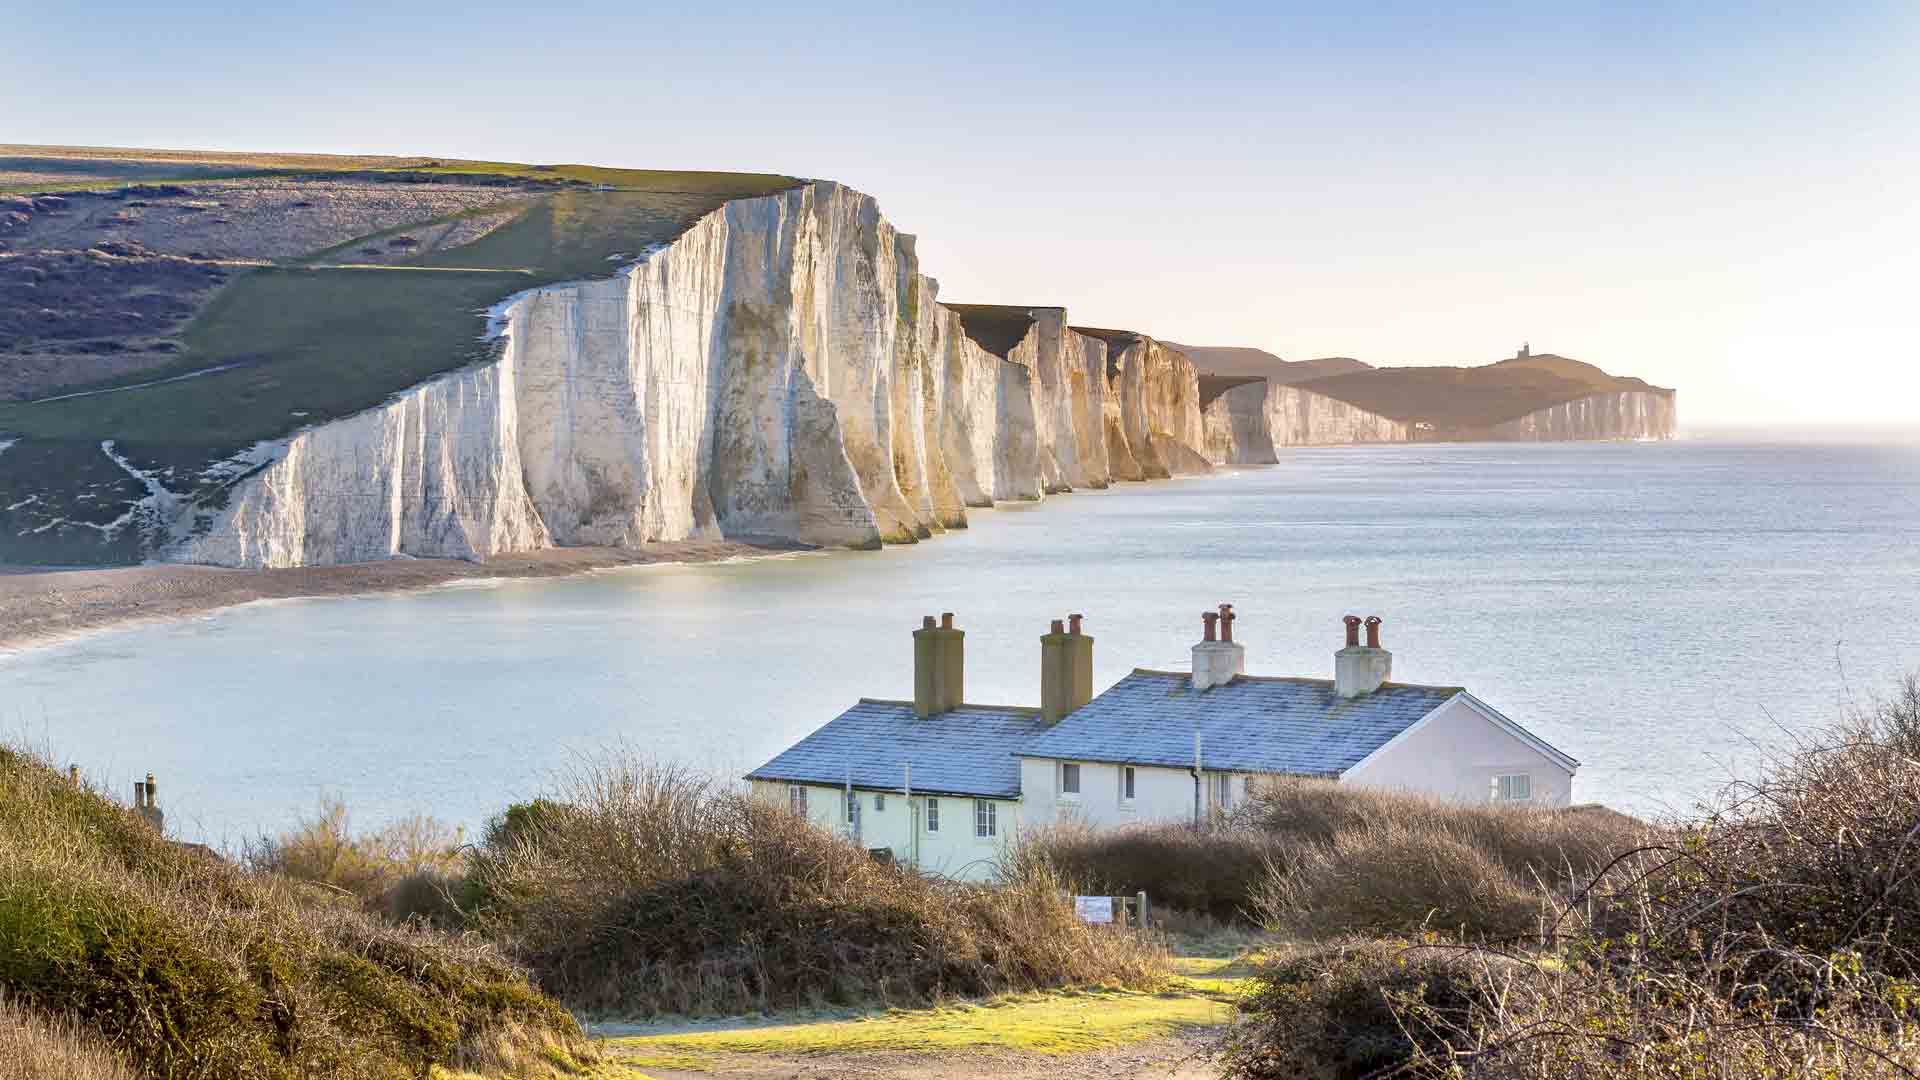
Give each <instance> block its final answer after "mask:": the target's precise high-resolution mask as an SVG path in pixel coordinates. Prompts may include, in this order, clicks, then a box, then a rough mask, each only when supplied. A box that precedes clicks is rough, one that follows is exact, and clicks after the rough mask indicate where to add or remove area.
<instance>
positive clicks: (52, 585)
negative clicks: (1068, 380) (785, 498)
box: [0, 540, 815, 651]
mask: <svg viewBox="0 0 1920 1080" xmlns="http://www.w3.org/2000/svg"><path fill="white" fill-rule="evenodd" d="M812 550H815V549H813V548H810V547H806V546H804V545H798V544H789V543H781V542H776V541H745V540H681V541H672V542H663V543H657V544H649V545H648V546H647V547H645V548H640V549H628V548H607V547H577V548H547V549H544V550H540V551H528V552H520V553H518V554H513V555H502V556H499V557H497V558H494V559H490V560H487V561H484V562H465V561H463V560H459V559H388V560H383V561H381V562H366V563H349V564H347V565H344V566H302V567H290V568H287V569H279V570H239V569H232V568H229V567H221V566H199V565H190V564H184V563H181V564H172V563H147V564H142V565H140V566H114V567H72V568H67V567H0V650H7V651H16V650H20V649H30V648H35V647H39V646H46V645H55V644H58V643H60V642H62V641H66V640H70V639H72V638H75V637H78V636H81V635H83V634H88V633H92V632H95V631H100V630H111V629H122V628H126V627H130V626H136V625H139V624H143V623H159V622H171V621H175V620H178V619H186V618H191V617H193V616H196V615H205V614H209V613H211V612H215V611H221V610H224V609H226V608H232V607H238V606H240V605H242V604H251V603H256V602H258V601H262V600H314V599H324V598H328V597H344V596H369V595H375V594H379V593H395V592H417V591H421V590H425V589H431V588H434V587H436V586H440V585H446V584H450V583H453V582H461V581H473V582H478V581H512V580H539V579H543V578H558V577H571V576H574V575H576V574H584V573H588V572H590V571H594V570H613V569H619V568H622V567H629V566H665V565H674V564H698V563H716V562H725V561H727V560H730V559H743V558H761V557H765V556H770V555H784V554H791V553H793V552H799V551H812Z"/></svg>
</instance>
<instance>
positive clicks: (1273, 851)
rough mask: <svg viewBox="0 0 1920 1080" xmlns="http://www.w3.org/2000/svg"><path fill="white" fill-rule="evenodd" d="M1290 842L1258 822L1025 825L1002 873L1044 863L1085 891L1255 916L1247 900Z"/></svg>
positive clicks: (1219, 915)
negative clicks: (1219, 825)
mask: <svg viewBox="0 0 1920 1080" xmlns="http://www.w3.org/2000/svg"><path fill="white" fill-rule="evenodd" d="M1285 850H1286V845H1285V841H1284V840H1283V839H1282V838H1279V837H1275V836H1272V835H1270V834H1267V833H1264V832H1261V831H1259V830H1255V829H1248V828H1231V829H1195V828H1193V827H1191V826H1189V825H1177V824H1160V825H1129V826H1122V827H1120V828H1115V829H1096V828H1093V827H1091V826H1088V825H1085V824H1081V823H1074V822H1064V823H1061V824H1058V825H1049V826H1046V827H1043V828H1037V829H1026V830H1023V831H1022V832H1021V833H1020V834H1019V836H1018V838H1017V839H1016V840H1015V841H1014V843H1013V844H1012V845H1011V846H1010V847H1009V849H1008V855H1007V858H1006V859H1005V860H1004V863H1005V865H1004V866H1003V873H1009V872H1010V873H1011V874H1012V875H1013V876H1018V874H1020V873H1022V872H1024V871H1025V870H1026V869H1028V868H1036V867H1042V866H1044V867H1046V868H1047V869H1049V870H1051V871H1052V872H1053V873H1055V874H1057V875H1059V876H1060V877H1062V878H1064V879H1066V880H1067V881H1069V882H1072V883H1073V884H1074V885H1075V887H1076V889H1077V890H1079V891H1083V892H1087V893H1096V894H1097V893H1106V894H1108V895H1112V896H1125V895H1129V894H1132V893H1136V892H1145V893H1146V894H1147V896H1148V897H1149V898H1150V900H1151V901H1152V903H1153V905H1154V906H1155V907H1156V908H1159V909H1175V910H1179V911H1184V912H1191V913H1194V914H1201V915H1207V916H1210V917H1211V918H1213V919H1216V920H1219V921H1222V922H1233V921H1238V922H1247V921H1250V920H1251V919H1252V917H1253V916H1252V915H1251V914H1250V906H1251V905H1250V902H1251V900H1252V898H1253V896H1254V895H1255V892H1256V890H1257V889H1258V887H1259V885H1260V884H1261V882H1262V881H1263V880H1264V879H1265V877H1266V866H1267V863H1268V862H1270V861H1272V860H1274V859H1276V858H1280V857H1281V856H1282V855H1283V854H1284V852H1285Z"/></svg>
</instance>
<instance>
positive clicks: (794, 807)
mask: <svg viewBox="0 0 1920 1080" xmlns="http://www.w3.org/2000/svg"><path fill="white" fill-rule="evenodd" d="M787 810H788V812H789V813H794V814H798V815H799V816H801V817H806V816H807V786H806V785H805V784H788V785H787Z"/></svg>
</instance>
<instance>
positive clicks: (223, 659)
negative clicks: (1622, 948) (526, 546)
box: [0, 440, 1920, 845]
mask: <svg viewBox="0 0 1920 1080" xmlns="http://www.w3.org/2000/svg"><path fill="white" fill-rule="evenodd" d="M1221 602H1231V603H1233V604H1234V605H1235V610H1236V612H1237V613H1238V615H1239V618H1238V620H1237V622H1236V623H1235V627H1236V632H1237V636H1238V637H1239V638H1240V639H1241V640H1242V641H1244V642H1245V644H1246V646H1247V667H1248V671H1249V672H1250V673H1253V674H1268V675H1312V676H1321V677H1326V676H1330V675H1331V673H1332V669H1333V653H1334V650H1335V649H1337V648H1338V647H1339V646H1340V644H1341V640H1342V634H1343V630H1342V627H1341V623H1340V618H1341V616H1342V615H1345V614H1347V613H1348V612H1353V613H1357V614H1361V615H1369V614H1376V613H1377V614H1379V615H1380V616H1382V617H1383V618H1384V619H1385V620H1386V626H1385V632H1384V644H1385V645H1386V646H1387V647H1388V648H1390V649H1392V650H1393V653H1394V676H1395V677H1396V678H1397V679H1400V680H1403V681H1409V682H1428V683H1440V684H1448V685H1464V686H1466V687H1467V688H1468V689H1470V690H1472V691H1473V692H1474V693H1475V694H1477V695H1479V696H1480V697H1481V698H1483V699H1485V700H1486V701H1488V702H1490V703H1492V704H1493V705H1494V706H1496V707H1497V708H1499V709H1501V710H1503V711H1504V712H1505V713H1506V714H1507V715H1509V716H1511V717H1512V718H1514V719H1515V720H1517V721H1519V722H1520V723H1522V724H1524V725H1525V726H1527V727H1528V728H1530V729H1532V730H1533V731H1535V732H1537V733H1538V734H1539V735H1541V736H1542V737H1544V738H1546V739H1548V740H1549V741H1551V742H1553V743H1554V744H1555V745H1557V746H1560V747H1561V748H1563V749H1565V750H1566V751H1567V752H1569V753H1571V754H1573V755H1574V756H1575V757H1577V758H1579V759H1580V760H1581V761H1582V762H1583V765H1582V768H1581V770H1580V772H1579V775H1578V777H1577V779H1576V781H1575V797H1576V799H1579V800H1582V801H1598V802H1605V803H1608V804H1611V805H1614V806H1618V807H1621V808H1623V809H1627V810H1631V811H1635V812H1641V813H1653V814H1658V813H1668V812H1675V813H1680V812H1685V811H1687V810H1688V809H1689V808H1690V807H1691V806H1692V805H1693V804H1694V803H1695V802H1696V801H1697V800H1700V799H1703V798H1706V797H1709V796H1711V795H1712V794H1713V793H1714V792H1715V791H1716V790H1717V789H1718V788H1719V787H1721V786H1722V785H1723V784H1725V783H1726V782H1727V780H1728V779H1729V778H1730V777H1731V776H1732V775H1734V774H1736V773H1739V772H1742V771H1744V770H1749V769H1751V768H1753V767H1755V765H1756V764H1758V762H1759V761H1760V760H1761V757H1762V754H1763V751H1764V749H1765V748H1767V747H1769V746H1778V745H1780V744H1781V743H1782V742H1783V740H1785V739H1786V738H1787V737H1788V736H1789V735H1790V734H1791V733H1803V732H1809V731H1813V730H1816V729H1818V728H1819V727H1820V726H1822V725H1825V724H1828V723H1831V722H1832V721H1833V720H1835V719H1836V718H1837V717H1838V716H1839V715H1840V714H1841V712H1842V711H1843V710H1844V709H1845V708H1847V707H1848V703H1849V702H1858V703H1861V704H1864V703H1866V702H1867V701H1868V700H1870V698H1871V697H1872V695H1873V694H1874V693H1875V692H1881V691H1885V690H1887V689H1889V688H1890V687H1891V684H1892V682H1893V680H1894V679H1896V678H1897V677H1898V676H1900V675H1901V674H1902V673H1905V672H1908V671H1912V670H1915V669H1920V617H1917V616H1920V447H1914V446H1897V445H1829V444H1807V443H1802V444H1787V445H1781V444H1774V445H1769V444H1763V443H1753V442H1731V441H1707V440H1686V441H1678V442H1672V443H1661V444H1550V445H1521V444H1483V445H1430V446H1378V447H1353V448H1339V449H1316V450H1294V451H1289V452H1287V454H1286V456H1285V460H1284V461H1283V462H1282V463H1281V464H1279V465H1276V466H1270V467H1266V468H1256V469H1241V470H1230V471H1223V472H1221V473H1219V474H1217V475H1214V476H1210V477H1204V478H1196V479H1188V480H1178V481H1172V482H1166V483H1158V484H1125V485H1120V486H1117V487H1115V488H1113V489H1111V490H1109V491H1105V492H1092V493H1084V494H1074V495H1070V496H1064V497H1058V498H1050V499H1048V500H1046V501H1045V502H1044V503H1040V504H1037V505H1024V506H1018V507H1007V508H1002V509H999V510H995V511H991V512H986V511H981V512H975V513H974V514H973V528H971V529H968V530H965V531H958V532H955V533H952V534H949V535H947V536H944V537H940V538H938V539H936V540H933V541H931V542H928V543H923V544H919V545H916V546H910V547H896V548H889V549H887V550H885V551H882V552H830V553H806V554H800V555H792V556H782V557H776V558H768V559H764V560H755V561H746V562H735V563H723V564H711V565H694V566H657V567H643V568H634V569H626V570H618V571H608V572H602V573H596V574H591V575H587V576H582V577H576V578H570V579H561V580H548V581H511V582H498V583H486V584H483V585H478V586H476V585H472V584H468V585H462V586H456V587H446V588H440V589H434V590H430V591H427V592H421V593H412V594H400V595H382V596H369V597H359V598H348V599H324V600H312V601H291V602H280V603H271V604H259V605H251V606H247V607H242V608H237V609H232V610H229V611H225V612H221V613H217V614H214V615H211V616H207V617H202V618H197V619H193V620H190V621H184V622H178V623H172V624H167V625H158V626H144V627H134V628H129V629H123V630H114V631H107V632H103V633H99V634H96V635H93V636H90V637H85V638H82V639H79V640H77V641H72V642H68V643H65V644H59V645H53V646H47V647H42V648H35V649H27V650H22V651H19V652H16V653H13V654H10V655H7V656H5V657H4V658H0V734H3V735H4V736H5V737H7V738H11V739H13V740H16V741H19V740H24V741H26V742H28V743H31V744H32V745H34V746H36V747H40V748H44V749H47V750H49V751H50V752H51V753H52V755H53V756H54V758H55V759H56V760H57V761H60V762H63V763H64V762H68V761H72V762H77V763H79V764H80V765H81V766H82V768H84V769H85V770H87V771H88V772H89V773H90V774H91V775H93V776H95V777H97V778H99V779H100V780H101V781H102V782H105V783H109V784H111V785H112V787H113V789H114V790H116V791H124V790H126V789H127V787H128V786H129V785H130V784H131V783H132V781H133V779H134V778H135V777H136V776H138V775H141V774H144V773H146V772H149V771H151V772H153V773H156V774H157V775H158V777H159V778H160V790H161V794H162V804H163V806H164V807H165V809H166V810H167V812H168V814H169V824H170V826H171V827H172V828H173V829H174V830H175V831H177V832H178V833H179V834H180V835H182V836H185V837H189V838H195V839H205V840H208V841H210V842H212V843H214V844H216V845H220V844H226V845H236V844H239V843H241V842H243V841H245V840H247V839H249V838H252V837H256V836H258V835H260V834H262V833H263V832H270V831H273V830H277V829H279V828H282V827H284V826H286V825H287V824H289V823H290V822H292V821H293V820H295V819H297V818H299V817H301V816H303V815H306V814H310V813H311V812H312V811H313V810H314V809H315V807H316V806H317V805H318V803H319V802H320V800H322V799H324V798H339V799H341V800H344V802H345V803H346V804H347V805H348V806H349V807H350V808H351V810H352V812H353V814H354V819H355V822H356V824H358V825H365V826H372V825H378V824H380V823H382V822H384V821H387V820H390V819H392V818H395V817H397V816H400V815H403V814H408V813H413V812H426V813H431V814H433V815H435V816H438V817H440V818H442V819H445V820H448V821H452V822H456V823H460V824H463V825H465V826H467V827H469V828H471V827H473V826H476V825H477V824H478V823H480V822H481V821H482V820H484V819H485V818H486V816H487V815H489V814H491V813H493V812H496V811H497V810H499V809H500V808H502V807H504V806H505V805H506V804H507V803H509V802H510V801H513V800H516V799H521V798H525V797H528V796H530V795H533V794H537V793H538V792H540V791H541V790H542V789H543V788H545V787H546V785H547V784H548V783H549V782H550V780H551V778H552V776H553V774H554V771H555V770H556V769H558V768H563V767H565V766H566V765H567V764H568V763H569V762H570V761H573V760H576V758H577V756H578V755H581V754H591V753H594V752H596V751H597V750H599V749H602V748H604V747H607V746H609V745H611V744H615V743H625V744H626V745H627V746H629V747H630V748H632V749H635V750H637V751H639V752H642V753H645V754H650V755H654V756H657V757H660V758H663V759H671V760H675V761H680V762H685V763H689V764H692V765H695V766H698V767H701V768H705V769H711V770H715V771H717V772H720V773H723V774H729V775H737V774H738V773H740V772H744V771H745V770H747V769H750V768H752V767H753V766H755V765H758V764H760V763H761V762H762V761H763V760H765V759H766V758H768V757H770V756H772V755H773V754H774V753H776V752H778V751H779V750H780V749H782V748H783V747H785V746H786V745H787V744H788V743H790V742H791V741H793V740H794V739H796V738H799V737H800V736H802V735H804V734H806V733H807V732H808V731H811V730H812V729H813V728H815V727H817V726H819V725H820V724H822V723H824V722H826V721H827V720H829V719H831V718H832V717H833V716H835V715H836V714H837V713H839V712H840V710H842V709H844V708H846V707H847V706H848V705H850V704H852V703H853V702H854V701H855V700H856V699H857V698H859V697H861V696H870V697H891V698H907V697H911V696H912V688H913V677H912V648H911V640H910V637H909V635H910V633H911V631H912V630H913V629H914V627H915V626H917V625H918V623H919V620H920V616H921V615H923V614H928V613H935V612H941V611H952V612H955V613H956V614H957V616H958V622H959V625H960V626H961V627H962V628H964V629H965V630H966V631H967V670H966V686H967V697H968V699H969V700H970V701H975V702H985V703H995V704H1037V702H1038V700H1039V689H1040V688H1039V643H1038V638H1039V636H1040V635H1041V634H1042V633H1044V632H1045V631H1046V629H1047V624H1048V621H1049V620H1051V619H1054V618H1060V617H1063V616H1065V615H1067V614H1069V613H1073V612H1082V613H1085V615H1086V618H1087V627H1088V630H1089V632H1091V633H1092V634H1093V635H1094V637H1095V645H1094V660H1095V668H1096V671H1095V682H1096V689H1100V688H1104V687H1105V686H1106V685H1108V684H1110V683H1112V682H1113V681H1114V680H1116V679H1118V678H1119V677H1120V676H1122V675H1123V674H1125V673H1126V672H1127V671H1128V670H1130V669H1132V668H1134V667H1157V668H1163V669H1165V668H1173V669H1182V668H1184V667H1185V666H1186V664H1187V663H1188V652H1187V650H1188V647H1189V646H1190V645H1191V644H1192V642H1193V641H1194V640H1195V639H1196V638H1197V637H1198V636H1199V631H1200V613H1201V611H1202V610H1203V609H1206V608H1208V607H1211V606H1212V605H1215V604H1218V603H1221Z"/></svg>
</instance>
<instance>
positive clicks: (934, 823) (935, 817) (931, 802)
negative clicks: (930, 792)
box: [927, 798, 940, 832]
mask: <svg viewBox="0 0 1920 1080" xmlns="http://www.w3.org/2000/svg"><path fill="white" fill-rule="evenodd" d="M927 831H928V832H939V831H940V800H939V799H934V798H929V799H928V800H927Z"/></svg>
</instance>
